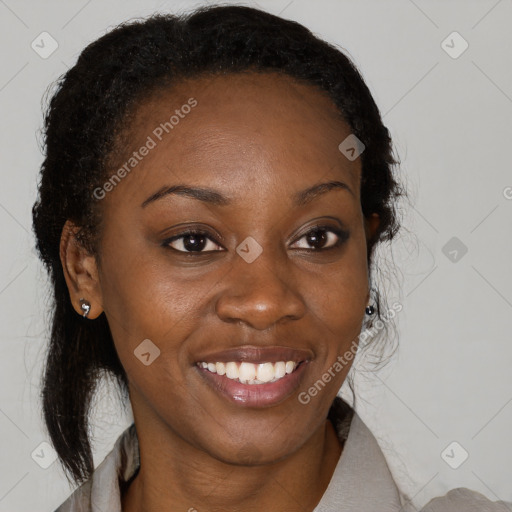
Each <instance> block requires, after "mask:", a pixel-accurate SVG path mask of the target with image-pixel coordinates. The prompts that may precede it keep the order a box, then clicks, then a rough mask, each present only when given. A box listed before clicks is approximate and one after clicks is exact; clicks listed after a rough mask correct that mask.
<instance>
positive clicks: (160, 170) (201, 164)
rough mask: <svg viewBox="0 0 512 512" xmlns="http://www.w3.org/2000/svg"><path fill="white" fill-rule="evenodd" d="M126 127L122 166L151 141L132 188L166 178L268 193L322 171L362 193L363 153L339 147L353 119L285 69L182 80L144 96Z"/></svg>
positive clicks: (141, 189) (143, 188)
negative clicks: (351, 154)
mask: <svg viewBox="0 0 512 512" xmlns="http://www.w3.org/2000/svg"><path fill="white" fill-rule="evenodd" d="M191 105H193V106H191ZM127 128H128V129H127V130H126V137H125V140H124V142H123V144H121V145H120V149H121V152H120V154H119V155H118V156H117V158H116V160H117V165H119V166H120V165H122V164H123V162H125V161H127V158H129V156H130V154H131V152H133V151H134V150H137V148H140V147H142V146H143V145H145V144H146V143H147V142H148V141H149V139H151V141H152V144H151V145H152V146H153V148H152V149H151V150H150V151H149V152H146V153H147V154H146V155H145V156H144V157H143V158H142V159H141V160H140V161H138V162H137V164H136V170H135V169H134V172H130V176H129V177H128V178H127V179H126V181H131V182H132V192H133V193H135V194H143V193H144V194H145V193H151V191H152V189H154V188H155V186H157V185H158V184H163V182H164V181H165V182H166V184H173V183H176V182H178V181H184V182H187V183H196V184H208V185H211V186H212V187H215V185H218V186H219V187H221V188H223V189H224V190H226V191H227V195H230V194H229V190H227V189H229V188H232V189H233V195H235V193H234V191H235V190H236V189H238V190H240V185H241V184H242V183H243V185H244V188H245V189H247V190H250V185H252V184H256V183H257V185H258V188H259V189H265V188H266V189H267V191H268V192H270V191H271V189H273V190H281V187H283V190H282V191H284V189H289V187H290V184H291V183H293V184H295V185H296V188H297V189H300V188H304V187H301V185H305V186H307V185H311V183H312V182H315V181H318V180H321V179H322V178H327V179H341V178H343V179H344V181H346V182H347V183H348V184H349V185H350V187H351V188H352V189H353V190H354V192H358V183H359V178H360V160H359V159H356V160H355V161H349V160H348V159H347V158H346V157H345V156H344V155H343V154H342V153H341V152H340V151H339V149H338V146H339V144H340V143H341V142H342V141H343V140H344V139H345V138H346V137H347V136H348V135H350V133H351V130H350V126H349V125H348V124H347V123H346V122H345V121H344V120H343V119H342V117H341V115H340V114H339V112H338V111H337V109H336V106H335V105H334V103H333V102H332V100H331V99H330V98H329V97H328V95H327V93H325V92H324V91H321V90H320V89H317V88H315V87H313V86H311V85H309V84H304V83H302V82H297V81H295V80H294V79H292V78H290V77H288V76H286V75H281V74H277V73H254V72H251V73H240V74H228V75H214V76H203V77H199V78H191V79H186V80H182V81H180V82H179V83H177V84H176V85H174V86H172V87H171V88H167V89H160V90H158V91H157V92H155V93H153V94H152V95H151V96H150V97H149V98H146V99H145V100H144V101H142V102H141V103H140V104H139V105H138V107H137V110H135V111H134V115H133V116H131V120H130V122H129V125H128V126H127ZM123 186H124V185H123ZM217 188H218V187H217ZM153 191H154V190H153Z"/></svg>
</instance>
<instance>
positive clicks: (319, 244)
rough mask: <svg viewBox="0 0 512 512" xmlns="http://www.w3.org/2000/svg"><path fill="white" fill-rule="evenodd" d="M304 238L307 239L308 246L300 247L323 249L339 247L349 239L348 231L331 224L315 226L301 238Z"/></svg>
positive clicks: (314, 249) (315, 249)
mask: <svg viewBox="0 0 512 512" xmlns="http://www.w3.org/2000/svg"><path fill="white" fill-rule="evenodd" d="M302 239H305V240H306V246H303V247H299V248H300V249H306V250H313V251H323V250H327V249H334V248H336V247H339V246H340V245H341V244H343V243H344V242H345V241H346V240H347V239H348V233H347V232H345V231H342V230H340V229H337V228H333V227H331V226H315V227H314V228H313V229H312V230H310V231H308V232H307V233H306V234H305V235H303V236H302V237H301V238H300V239H299V240H302ZM308 246H309V247H308Z"/></svg>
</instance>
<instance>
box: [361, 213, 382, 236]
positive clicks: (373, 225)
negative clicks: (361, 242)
mask: <svg viewBox="0 0 512 512" xmlns="http://www.w3.org/2000/svg"><path fill="white" fill-rule="evenodd" d="M379 225H380V217H379V214H378V213H372V214H371V215H370V217H365V219H364V229H365V233H366V240H371V239H372V238H373V237H374V236H375V234H376V233H377V230H378V229H379Z"/></svg>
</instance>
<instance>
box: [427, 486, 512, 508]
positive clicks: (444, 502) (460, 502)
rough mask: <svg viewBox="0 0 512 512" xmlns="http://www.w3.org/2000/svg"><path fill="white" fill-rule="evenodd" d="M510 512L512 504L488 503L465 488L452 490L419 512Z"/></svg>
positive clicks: (501, 502)
mask: <svg viewBox="0 0 512 512" xmlns="http://www.w3.org/2000/svg"><path fill="white" fill-rule="evenodd" d="M461 510H462V511H464V512H511V511H512V503H507V502H504V501H490V500H489V499H488V498H486V497H485V496H484V495H483V494H480V493H479V492H476V491H471V490H470V489H466V488H465V487H458V488H457V489H452V490H451V491H449V492H448V493H447V494H445V495H444V496H439V497H437V498H433V499H432V500H430V501H429V502H428V503H427V504H426V505H425V507H424V508H422V509H421V512H459V511H461Z"/></svg>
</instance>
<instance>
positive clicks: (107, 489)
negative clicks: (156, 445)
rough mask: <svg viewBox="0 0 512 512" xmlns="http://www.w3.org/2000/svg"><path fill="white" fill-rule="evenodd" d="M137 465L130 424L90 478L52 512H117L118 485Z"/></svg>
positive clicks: (135, 437) (134, 437)
mask: <svg viewBox="0 0 512 512" xmlns="http://www.w3.org/2000/svg"><path fill="white" fill-rule="evenodd" d="M139 465H140V458H139V447H138V440H137V433H136V430H135V424H134V423H132V424H131V425H130V426H129V427H128V428H126V429H125V430H124V431H123V432H122V433H121V435H120V436H119V437H118V438H117V440H116V442H115V444H114V447H113V448H112V450H111V451H110V452H109V453H108V454H107V456H106V457H105V458H104V459H103V461H102V462H101V464H100V465H99V466H98V467H97V468H96V469H95V470H94V472H93V474H92V475H91V478H90V479H89V480H87V481H86V482H84V483H83V484H82V485H80V486H79V487H78V488H77V489H75V491H74V492H73V493H72V494H71V496H69V498H68V499H67V500H66V501H65V502H64V503H62V504H61V505H60V506H59V507H58V508H57V509H56V510H55V512H91V511H92V510H94V511H96V510H102V511H103V510H104V511H107V510H108V511H109V512H120V511H121V485H122V484H123V483H124V482H126V481H127V480H128V479H129V478H131V477H132V476H133V474H134V473H135V472H136V471H137V469H138V467H139Z"/></svg>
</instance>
